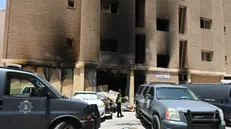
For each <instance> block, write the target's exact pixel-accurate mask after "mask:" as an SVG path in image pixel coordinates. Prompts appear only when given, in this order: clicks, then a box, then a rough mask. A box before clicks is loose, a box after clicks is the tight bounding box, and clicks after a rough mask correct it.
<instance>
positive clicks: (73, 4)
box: [67, 0, 75, 8]
mask: <svg viewBox="0 0 231 129" xmlns="http://www.w3.org/2000/svg"><path fill="white" fill-rule="evenodd" d="M67 1H68V7H71V8H74V7H75V0H67Z"/></svg>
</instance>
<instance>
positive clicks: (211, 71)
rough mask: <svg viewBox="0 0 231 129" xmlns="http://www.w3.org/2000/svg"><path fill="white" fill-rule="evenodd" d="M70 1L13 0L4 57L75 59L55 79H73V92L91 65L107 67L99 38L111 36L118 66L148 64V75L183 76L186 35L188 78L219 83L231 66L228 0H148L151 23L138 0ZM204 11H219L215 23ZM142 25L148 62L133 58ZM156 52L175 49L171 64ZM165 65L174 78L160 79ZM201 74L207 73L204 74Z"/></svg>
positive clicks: (44, 61)
mask: <svg viewBox="0 0 231 129" xmlns="http://www.w3.org/2000/svg"><path fill="white" fill-rule="evenodd" d="M67 1H68V0H62V1H56V0H50V1H47V0H40V1H30V0H20V1H19V0H8V1H7V11H6V21H7V24H6V29H5V40H4V54H3V60H4V62H10V63H18V64H27V65H32V64H33V62H36V63H37V67H44V66H48V65H50V66H53V67H56V65H57V64H55V63H57V61H61V62H65V63H66V64H75V66H71V67H72V68H73V69H74V72H73V73H74V75H73V77H72V78H70V79H69V80H66V81H65V82H64V83H63V84H60V82H59V81H58V80H59V77H58V76H56V75H54V76H53V75H52V79H51V82H52V83H53V84H55V85H57V86H56V87H57V88H58V89H59V87H60V85H66V87H64V89H65V92H64V93H65V94H66V95H68V96H69V95H71V92H74V91H75V90H82V89H84V83H85V81H84V80H83V79H84V76H85V75H84V67H85V65H89V64H91V65H92V64H93V65H98V66H99V68H101V64H99V62H100V56H101V55H100V38H109V39H117V40H118V48H119V49H118V53H119V54H118V55H116V56H118V62H119V63H118V64H116V66H117V67H119V68H121V67H120V66H122V65H126V66H128V67H129V68H130V69H133V67H134V68H135V70H136V69H137V70H145V71H147V72H146V81H147V82H148V81H150V80H151V81H158V82H175V83H178V81H179V80H178V72H179V71H180V69H179V41H180V40H187V41H188V47H187V53H188V54H187V58H188V68H187V70H186V72H187V73H188V74H189V75H190V76H189V77H188V78H189V80H188V81H189V82H190V81H192V82H195V83H196V82H197V80H198V82H200V83H201V82H202V83H207V82H208V81H207V80H209V79H212V80H214V78H218V79H215V80H217V81H215V82H216V83H219V81H220V80H219V79H220V78H222V77H224V76H226V75H228V74H231V70H230V68H231V57H230V56H229V55H231V53H230V51H229V48H231V46H230V45H229V44H230V41H231V31H230V30H231V29H230V28H231V24H229V23H230V22H231V19H230V16H229V15H230V13H229V12H230V11H231V2H230V1H229V0H146V1H145V20H144V21H145V23H144V25H145V27H144V28H136V27H135V0H130V1H124V0H122V1H119V12H118V14H110V13H105V12H101V11H100V5H101V4H100V0H94V1H92V0H82V1H81V0H75V7H74V8H70V7H67V5H68V4H67ZM179 6H186V7H187V14H186V33H185V34H179V32H178V30H179V25H178V24H179V23H178V16H179V15H178V12H179V11H178V8H179ZM157 17H158V18H164V19H168V20H169V31H168V32H163V31H158V30H157V25H156V22H157ZM201 17H204V18H208V19H212V27H211V29H209V30H207V29H201V27H200V18H201ZM224 26H225V27H226V32H225V33H224ZM136 33H138V34H145V35H146V45H145V46H146V48H145V50H146V52H145V54H146V61H145V64H143V65H141V66H142V67H136V65H135V66H133V67H131V66H130V65H131V64H133V63H134V60H135V34H136ZM66 38H73V49H70V48H67V47H65V46H66ZM202 50H205V51H212V52H213V57H212V62H205V61H202V60H201V52H202ZM157 54H169V57H170V60H169V65H168V68H157ZM225 56H227V57H228V58H227V64H226V63H225ZM109 61H110V60H109ZM36 63H34V64H33V65H35V64H36ZM104 65H106V64H104ZM109 67H110V66H109ZM158 71H163V72H170V73H171V78H170V79H156V78H155V73H156V72H158ZM201 76H203V77H205V78H208V79H200V77H201ZM54 80H56V81H54ZM71 85H74V86H73V87H72V86H71Z"/></svg>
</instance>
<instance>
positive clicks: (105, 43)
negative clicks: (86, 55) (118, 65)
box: [100, 39, 118, 52]
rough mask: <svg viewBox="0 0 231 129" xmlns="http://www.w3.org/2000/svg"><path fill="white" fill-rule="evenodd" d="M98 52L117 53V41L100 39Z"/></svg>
mask: <svg viewBox="0 0 231 129" xmlns="http://www.w3.org/2000/svg"><path fill="white" fill-rule="evenodd" d="M100 51H105V52H118V40H117V39H101V41H100Z"/></svg>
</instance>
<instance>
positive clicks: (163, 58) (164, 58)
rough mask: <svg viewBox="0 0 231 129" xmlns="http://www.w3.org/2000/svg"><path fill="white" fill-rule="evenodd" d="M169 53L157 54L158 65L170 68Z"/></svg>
mask: <svg viewBox="0 0 231 129" xmlns="http://www.w3.org/2000/svg"><path fill="white" fill-rule="evenodd" d="M168 64H169V55H161V54H157V67H160V68H168Z"/></svg>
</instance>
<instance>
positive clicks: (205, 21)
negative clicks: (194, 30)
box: [200, 17, 213, 30]
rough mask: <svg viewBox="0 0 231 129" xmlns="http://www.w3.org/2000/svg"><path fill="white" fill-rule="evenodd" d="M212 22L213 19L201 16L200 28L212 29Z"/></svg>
mask: <svg viewBox="0 0 231 129" xmlns="http://www.w3.org/2000/svg"><path fill="white" fill-rule="evenodd" d="M212 24H213V20H212V19H209V18H204V17H201V18H200V28H201V29H207V30H211V29H212Z"/></svg>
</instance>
